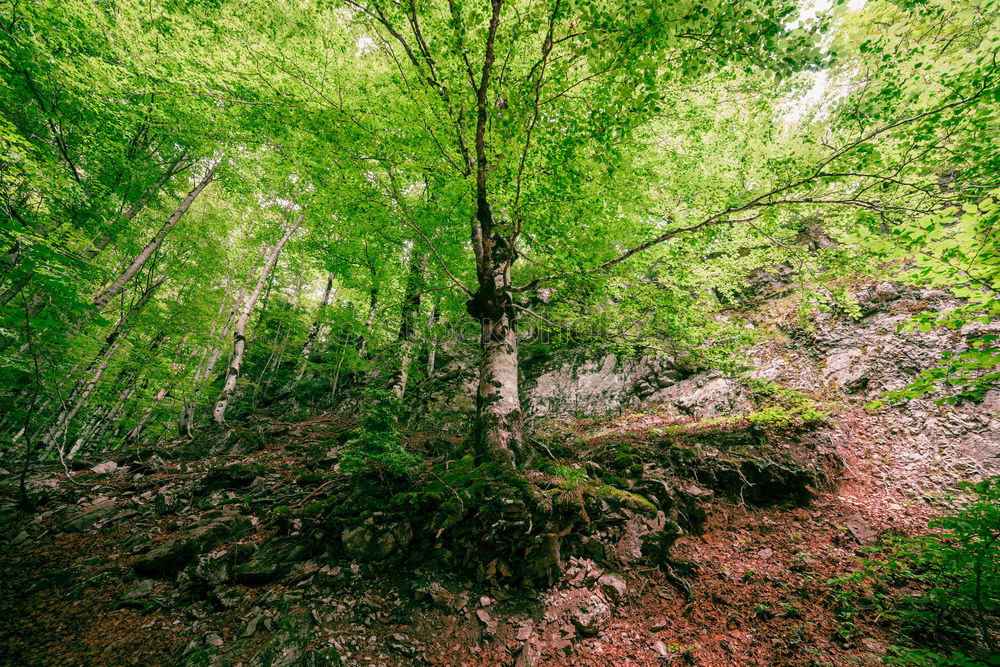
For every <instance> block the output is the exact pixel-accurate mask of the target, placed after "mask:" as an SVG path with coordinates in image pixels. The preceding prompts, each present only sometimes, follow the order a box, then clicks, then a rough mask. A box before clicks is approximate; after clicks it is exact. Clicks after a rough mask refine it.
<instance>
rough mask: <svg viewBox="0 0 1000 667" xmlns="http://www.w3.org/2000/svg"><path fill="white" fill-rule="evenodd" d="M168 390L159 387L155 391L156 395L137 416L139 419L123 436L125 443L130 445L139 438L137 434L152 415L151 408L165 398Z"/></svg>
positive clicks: (154, 407)
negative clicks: (139, 415)
mask: <svg viewBox="0 0 1000 667" xmlns="http://www.w3.org/2000/svg"><path fill="white" fill-rule="evenodd" d="M169 391H170V390H169V388H167V387H164V388H162V389H160V391H158V392H156V396H154V397H153V402H152V403H150V405H149V407H148V408H146V410H145V411H144V412H143V413H142V416H141V417H139V421H137V422H136V424H135V426H133V427H132V430H131V431H129V432H128V435H126V436H125V442H124V444H125V445H130V444H132V443H134V442H136V441H137V440H138V439H139V436H140V435H141V434H142V429H143V428H144V427H145V426H146V422H148V421H149V418H150V417H151V416H152V415H153V410H155V409H156V406H157V405H158V404H159V403H160V401H162V400H163V399H164V398H166V396H167V394H168V393H169Z"/></svg>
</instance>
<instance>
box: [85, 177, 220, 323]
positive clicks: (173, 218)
mask: <svg viewBox="0 0 1000 667" xmlns="http://www.w3.org/2000/svg"><path fill="white" fill-rule="evenodd" d="M217 166H218V162H216V163H215V164H213V165H212V166H211V167H209V169H208V171H207V172H205V175H204V176H203V177H202V179H201V181H199V182H198V184H197V185H195V186H194V189H193V190H191V192H189V193H188V196H187V197H185V198H184V201H182V202H181V203H180V205H179V206H178V207H177V208H176V209H175V210H174V212H173V213H172V214H171V215H170V217H169V218H167V221H166V222H165V223H164V224H163V226H162V227H160V231H158V232H156V235H155V236H153V238H152V239H151V240H150V241H149V243H147V244H146V247H145V248H143V249H142V251H141V252H140V253H139V254H138V255H136V257H135V259H133V260H132V263H131V264H129V265H128V267H126V268H125V270H124V271H122V272H121V273H120V274H119V275H118V277H117V278H115V279H114V280H113V281H111V283H110V284H108V285H107V286H106V287H104V288H103V289H101V291H99V292H98V293H97V295H96V296H94V299H93V302H92V305H93V306H94V309H95V310H97V311H102V310H104V308H105V307H107V305H108V303H109V302H110V301H111V300H112V299H113V298H115V296H117V295H118V294H119V293H120V292H121V291H122V289H124V287H125V285H126V283H128V281H129V280H131V279H132V276H134V275H135V274H136V273H137V272H138V271H139V269H141V268H142V267H143V265H144V264H145V263H146V261H147V260H148V259H149V258H150V257H152V255H153V253H154V252H155V251H156V249H157V248H159V247H160V244H161V243H163V239H165V238H166V236H167V233H168V232H169V231H170V230H171V229H173V228H174V227H175V226H176V225H177V223H178V222H180V220H181V218H182V217H184V214H185V213H186V212H187V210H188V209H189V208H191V204H192V203H193V202H194V200H195V199H196V198H197V197H198V195H199V194H201V192H202V190H204V189H205V188H206V187H207V186H208V184H209V183H211V182H212V177H213V176H214V175H215V169H216V167H217Z"/></svg>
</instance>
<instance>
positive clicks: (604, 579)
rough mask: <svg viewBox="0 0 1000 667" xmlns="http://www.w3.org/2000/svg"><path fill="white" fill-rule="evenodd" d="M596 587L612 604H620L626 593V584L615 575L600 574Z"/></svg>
mask: <svg viewBox="0 0 1000 667" xmlns="http://www.w3.org/2000/svg"><path fill="white" fill-rule="evenodd" d="M597 586H598V588H599V589H600V591H601V592H602V593H604V594H605V595H606V596H607V597H608V599H609V600H611V601H612V602H621V600H623V599H624V598H625V594H626V593H628V584H626V583H625V580H624V579H622V578H621V577H619V576H618V575H617V574H610V573H609V574H602V575H601V577H600V578H599V579H598V580H597Z"/></svg>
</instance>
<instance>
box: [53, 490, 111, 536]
mask: <svg viewBox="0 0 1000 667" xmlns="http://www.w3.org/2000/svg"><path fill="white" fill-rule="evenodd" d="M117 513H118V505H117V504H116V503H115V501H114V500H112V499H111V498H98V499H97V500H95V501H94V502H92V503H90V504H89V505H85V506H84V507H83V508H82V509H81V510H80V511H79V512H77V513H76V514H74V515H73V516H71V517H70V518H69V519H67V520H66V522H65V523H63V525H62V530H63V531H64V532H67V533H76V532H80V531H81V530H86V529H87V528H90V527H91V526H94V525H96V524H98V523H100V522H102V521H105V520H108V519H110V518H111V517H112V516H114V515H115V514H117Z"/></svg>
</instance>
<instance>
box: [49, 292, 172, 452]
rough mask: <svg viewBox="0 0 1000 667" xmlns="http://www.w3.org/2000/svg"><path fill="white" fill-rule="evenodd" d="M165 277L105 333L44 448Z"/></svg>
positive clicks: (67, 420)
mask: <svg viewBox="0 0 1000 667" xmlns="http://www.w3.org/2000/svg"><path fill="white" fill-rule="evenodd" d="M166 279H167V276H166V275H162V276H160V277H159V278H157V279H156V280H154V281H153V283H152V285H150V286H149V287H148V288H147V289H146V291H145V292H143V294H142V296H141V297H139V300H138V301H136V302H135V305H133V306H132V308H131V309H129V311H128V312H127V313H126V314H125V315H124V316H123V317H122V318H121V319H120V320H119V321H118V324H117V325H116V326H115V328H114V330H112V332H111V334H110V335H109V336H108V338H107V340H106V341H105V343H104V346H103V347H102V348H101V351H100V352H98V354H97V356H96V357H95V358H94V360H93V361H92V362H91V363H90V366H88V367H87V370H86V371H85V375H87V376H89V378H88V379H87V380H82V379H81V380H80V381H78V382H77V383H76V385H75V386H74V387H73V389H72V391H70V394H69V396H68V397H67V398H66V401H65V403H64V407H63V409H62V411H61V412H60V414H59V417H58V418H57V419H56V423H55V425H53V427H52V428H51V429H50V430H49V432H48V433H47V434H46V435H45V438H44V439H43V441H42V442H43V444H44V445H45V447H47V448H48V449H49V450H50V451H51V449H52V448H53V446H55V445H56V444H57V442H58V441H59V439H60V438H61V437H63V435H64V434H65V433H66V430H67V429H68V428H69V425H70V423H71V422H72V421H73V418H74V417H76V415H77V413H78V412H79V411H80V408H81V407H82V406H83V404H84V402H85V401H86V400H87V398H88V397H89V396H90V394H91V392H93V390H94V387H96V386H97V383H98V382H99V381H100V379H101V377H102V376H103V375H104V371H105V370H106V369H107V367H108V364H109V363H110V362H111V358H112V357H113V356H114V354H115V352H117V351H118V348H119V347H121V345H122V343H123V342H124V341H125V336H126V335H127V333H128V331H129V329H131V327H132V324H133V320H134V318H135V316H136V315H138V314H139V312H141V311H142V309H143V308H145V306H146V304H147V303H148V302H149V300H150V299H151V298H152V296H153V293H154V292H156V290H157V288H159V286H160V285H162V284H163V282H164V281H165V280H166Z"/></svg>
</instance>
